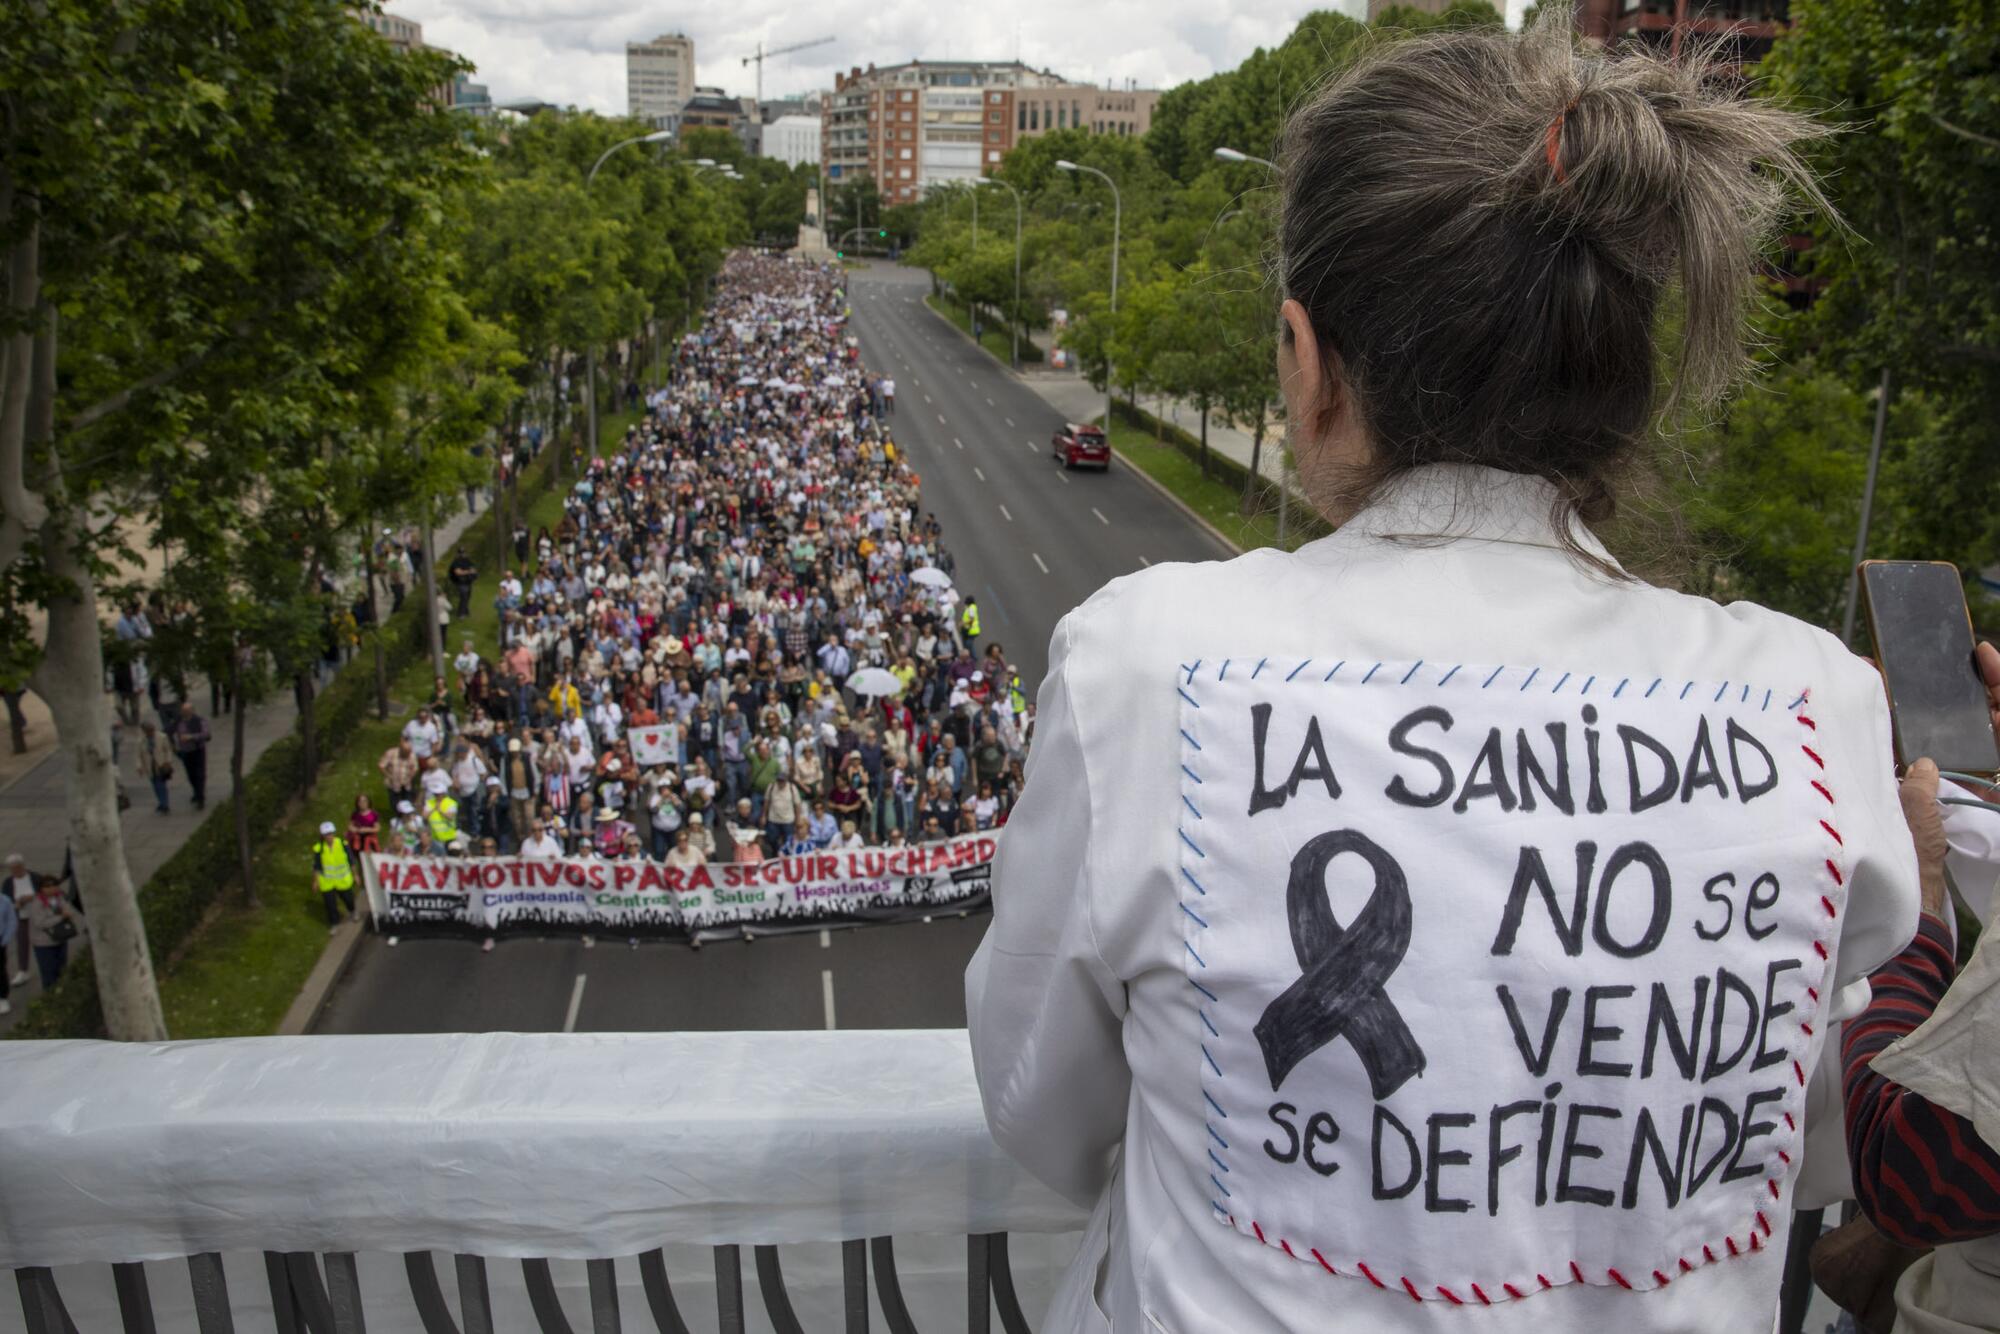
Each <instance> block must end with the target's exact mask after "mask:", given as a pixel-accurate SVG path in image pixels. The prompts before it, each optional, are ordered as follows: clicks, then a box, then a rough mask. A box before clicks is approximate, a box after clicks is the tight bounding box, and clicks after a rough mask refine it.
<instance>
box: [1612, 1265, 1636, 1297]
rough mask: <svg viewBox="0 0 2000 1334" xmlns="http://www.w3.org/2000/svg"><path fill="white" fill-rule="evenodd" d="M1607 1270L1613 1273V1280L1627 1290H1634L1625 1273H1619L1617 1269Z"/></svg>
mask: <svg viewBox="0 0 2000 1334" xmlns="http://www.w3.org/2000/svg"><path fill="white" fill-rule="evenodd" d="M1606 1272H1607V1273H1609V1274H1610V1275H1611V1281H1612V1282H1614V1283H1616V1284H1617V1285H1618V1286H1619V1287H1621V1288H1623V1289H1625V1291H1627V1292H1630V1291H1632V1285H1631V1284H1630V1283H1627V1282H1626V1281H1625V1276H1624V1275H1623V1274H1621V1273H1619V1272H1618V1271H1617V1270H1615V1269H1612V1270H1607V1271H1606Z"/></svg>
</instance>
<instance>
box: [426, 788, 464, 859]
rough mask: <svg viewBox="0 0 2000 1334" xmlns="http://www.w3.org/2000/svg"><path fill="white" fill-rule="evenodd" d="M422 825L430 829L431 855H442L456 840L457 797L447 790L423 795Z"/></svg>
mask: <svg viewBox="0 0 2000 1334" xmlns="http://www.w3.org/2000/svg"><path fill="white" fill-rule="evenodd" d="M424 826H425V828H427V829H428V830H430V835H431V845H432V846H431V855H432V856H433V857H442V856H444V854H445V853H446V851H448V850H449V849H450V847H451V845H452V844H453V843H456V842H457V841H458V799H457V798H455V797H453V796H452V795H451V793H449V792H439V793H435V794H433V795H432V796H428V797H425V798H424Z"/></svg>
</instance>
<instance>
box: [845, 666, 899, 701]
mask: <svg viewBox="0 0 2000 1334" xmlns="http://www.w3.org/2000/svg"><path fill="white" fill-rule="evenodd" d="M847 688H848V689H849V690H852V691H853V692H854V693H855V694H857V695H900V694H902V693H903V682H902V681H901V679H899V678H898V677H897V675H896V674H895V673H894V672H891V671H885V670H883V669H882V668H880V667H863V668H862V669H861V670H860V671H858V672H856V673H855V674H854V675H852V676H850V677H848V678H847Z"/></svg>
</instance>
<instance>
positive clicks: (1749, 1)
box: [1576, 0, 1792, 65]
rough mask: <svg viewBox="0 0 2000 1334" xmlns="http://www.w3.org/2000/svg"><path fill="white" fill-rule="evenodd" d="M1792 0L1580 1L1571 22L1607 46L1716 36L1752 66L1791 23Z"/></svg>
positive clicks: (1672, 43) (1659, 44)
mask: <svg viewBox="0 0 2000 1334" xmlns="http://www.w3.org/2000/svg"><path fill="white" fill-rule="evenodd" d="M1791 10H1792V6H1791V0H1583V3H1582V4H1581V5H1579V6H1578V8H1577V14H1576V26H1577V28H1578V30H1579V31H1581V32H1582V33H1583V35H1584V36H1586V37H1590V38H1594V39H1596V40H1597V41H1600V42H1603V43H1605V44H1606V45H1615V44H1617V43H1619V42H1625V41H1639V42H1645V43H1646V44H1648V45H1649V46H1656V47H1661V48H1666V49H1672V48H1673V47H1674V46H1675V45H1676V44H1677V43H1685V42H1687V41H1689V40H1702V41H1708V40H1713V39H1717V38H1719V39H1721V41H1722V44H1723V46H1724V47H1725V48H1726V49H1728V50H1729V51H1730V52H1731V53H1732V54H1733V55H1734V56H1735V58H1736V62H1737V63H1738V64H1742V65H1753V64H1755V63H1756V62H1758V61H1759V60H1762V59H1763V58H1764V57H1765V55H1766V54H1768V53H1769V52H1770V50H1771V43H1772V42H1774V41H1776V40H1777V37H1778V34H1779V33H1780V32H1782V31H1784V29H1785V27H1786V26H1787V25H1788V24H1789V23H1790V22H1791V17H1792V14H1791Z"/></svg>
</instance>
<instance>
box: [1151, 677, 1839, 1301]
mask: <svg viewBox="0 0 2000 1334" xmlns="http://www.w3.org/2000/svg"><path fill="white" fill-rule="evenodd" d="M1172 688H1173V689H1175V690H1176V691H1177V692H1178V693H1179V695H1180V718H1181V727H1182V741H1183V777H1182V782H1181V787H1180V802H1181V805H1180V809H1179V811H1178V813H1177V814H1178V817H1179V831H1180V842H1181V849H1180V851H1181V857H1180V879H1181V893H1180V899H1179V914H1180V924H1181V928H1182V932H1183V936H1184V943H1185V959H1184V963H1185V966H1186V971H1187V980H1188V983H1189V985H1190V987H1191V988H1192V992H1193V1000H1194V1001H1195V1003H1196V1008H1197V1011H1198V1018H1199V1028H1198V1030H1197V1031H1196V1033H1195V1035H1194V1039H1195V1040H1194V1041H1192V1042H1191V1044H1190V1047H1189V1050H1188V1053H1187V1060H1188V1062H1189V1065H1190V1067H1192V1068H1195V1069H1198V1071H1199V1076H1200V1082H1199V1087H1198V1089H1197V1088H1195V1087H1194V1086H1192V1085H1190V1088H1189V1097H1190V1100H1191V1102H1198V1106H1195V1107H1194V1110H1195V1111H1196V1112H1197V1113H1198V1120H1197V1121H1196V1122H1195V1124H1194V1129H1193V1131H1192V1133H1195V1134H1199V1135H1201V1136H1202V1137H1203V1139H1204V1147H1203V1152H1202V1155H1201V1157H1200V1158H1199V1160H1198V1163H1199V1166H1198V1170H1199V1172H1200V1173H1201V1179H1200V1180H1199V1181H1198V1182H1197V1185H1198V1188H1199V1189H1200V1190H1202V1191H1203V1192H1205V1193H1206V1195H1207V1197H1208V1200H1209V1203H1210V1205H1211V1207H1212V1209H1213V1212H1214V1217H1215V1219H1216V1220H1217V1221H1218V1222H1219V1223H1220V1224H1222V1225H1224V1226H1228V1227H1233V1228H1236V1229H1237V1230H1239V1231H1241V1232H1244V1233H1246V1234H1250V1235H1252V1236H1254V1237H1256V1238H1257V1239H1258V1240H1260V1241H1262V1242H1264V1243H1265V1244H1267V1245H1270V1246H1275V1247H1279V1248H1282V1249H1283V1250H1284V1251H1285V1252H1286V1253H1287V1254H1289V1255H1291V1256H1292V1257H1293V1258H1295V1259H1296V1260H1298V1261H1299V1262H1300V1263H1301V1264H1305V1265H1312V1266H1318V1267H1320V1268H1323V1269H1325V1270H1329V1271H1333V1272H1335V1273H1344V1274H1349V1275H1354V1276H1356V1277H1357V1278H1359V1279H1361V1280H1362V1281H1365V1282H1369V1283H1373V1284H1376V1285H1378V1286H1382V1287H1386V1288H1391V1289H1396V1288H1400V1289H1402V1290H1403V1291H1404V1292H1405V1293H1406V1294H1407V1295H1408V1296H1410V1297H1413V1298H1417V1299H1419V1300H1423V1301H1440V1302H1447V1303H1471V1304H1478V1303H1486V1302H1492V1301H1498V1300H1504V1299H1514V1298H1518V1297H1521V1296H1524V1295H1528V1294H1532V1293H1534V1292H1536V1291H1540V1290H1543V1289H1547V1288H1550V1287H1555V1286H1560V1285H1564V1284H1570V1283H1590V1284H1599V1285H1618V1286H1622V1287H1628V1288H1634V1289H1646V1288H1656V1287H1664V1286H1666V1285H1668V1284H1669V1283H1671V1282H1672V1281H1673V1280H1674V1279H1676V1278H1678V1277H1680V1276H1681V1275H1683V1274H1687V1273H1690V1272H1692V1271H1693V1270H1694V1269H1696V1268H1698V1267H1700V1266H1702V1265H1706V1264H1711V1263H1717V1262H1720V1261H1724V1260H1727V1259H1728V1258H1729V1257H1730V1256H1732V1255H1735V1254H1738V1253H1741V1252H1745V1251H1752V1250H1758V1249H1762V1248H1763V1247H1764V1246H1766V1245H1768V1244H1770V1238H1771V1236H1772V1233H1773V1221H1772V1220H1774V1219H1778V1220H1782V1219H1783V1217H1784V1215H1785V1212H1786V1211H1787V1210H1789V1208H1790V1201H1789V1194H1790V1186H1791V1181H1792V1176H1793V1172H1794V1168H1795V1165H1796V1163H1797V1160H1798V1151H1799V1143H1800V1134H1801V1125H1802V1122H1803V1115H1802V1113H1803V1110H1804V1102H1805V1092H1806V1083H1807V1079H1808V1075H1809V1072H1810V1070H1811V1068H1812V1067H1813V1065H1814V1064H1815V1063H1816V1061H1817V1059H1818V1057H1819V1053H1820V1048H1821V1045H1822V1043H1823V1040H1824V1033H1823V1028H1824V1022H1823V1021H1824V1015H1825V1011H1826V1008H1827V1005H1828V1003H1829V1001H1830V993H1831V990H1832V988H1831V986H1830V985H1829V983H1830V979H1831V978H1832V976H1833V973H1832V969H1833V956H1832V951H1833V949H1834V948H1835V945H1836V942H1837V940H1838V937H1839V919H1840V915H1841V912H1842V910H1843V906H1844V902H1845V894H1846V890H1845V879H1846V869H1845V862H1846V856H1845V849H1844V846H1843V842H1842V838H1841V834H1840V831H1839V818H1838V804H1837V797H1838V793H1836V792H1835V791H1834V790H1833V788H1832V786H1831V784H1830V782H1829V780H1828V777H1827V774H1826V773H1825V768H1824V763H1823V761H1822V760H1821V759H1820V758H1819V756H1818V753H1817V751H1816V750H1815V748H1814V742H1815V740H1816V736H1817V731H1818V727H1819V724H1818V720H1817V719H1816V718H1815V717H1814V716H1813V711H1812V707H1811V702H1810V696H1809V692H1807V691H1805V690H1804V689H1802V688H1801V685H1800V684H1799V683H1786V685H1784V686H1782V687H1780V686H1777V685H1775V684H1774V685H1771V686H1767V685H1764V684H1761V683H1760V684H1757V685H1754V686H1753V685H1747V684H1744V683H1742V682H1721V681H1708V682H1699V681H1684V680H1673V681H1667V680H1655V679H1651V678H1636V677H1623V676H1620V675H1618V674H1616V673H1608V674H1593V673H1591V672H1590V671H1589V670H1588V669H1587V667H1582V666H1576V667H1570V668H1553V667H1547V666H1535V665H1524V666H1523V665H1507V666H1502V665H1499V664H1492V663H1488V664H1473V663H1456V664H1454V663H1449V662H1446V663H1435V662H1428V661H1412V662H1399V663H1377V662H1345V661H1342V660H1340V659H1339V658H1337V657H1328V658H1326V659H1323V660H1314V659H1305V660H1300V659H1299V658H1297V657H1291V658H1287V659H1285V660H1282V661H1279V660H1273V659H1259V658H1254V657H1252V658H1239V659H1229V660H1220V661H1208V662H1202V663H1189V664H1185V665H1183V666H1182V667H1181V669H1180V670H1179V671H1178V672H1177V673H1176V679H1175V681H1174V683H1173V686H1172Z"/></svg>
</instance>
